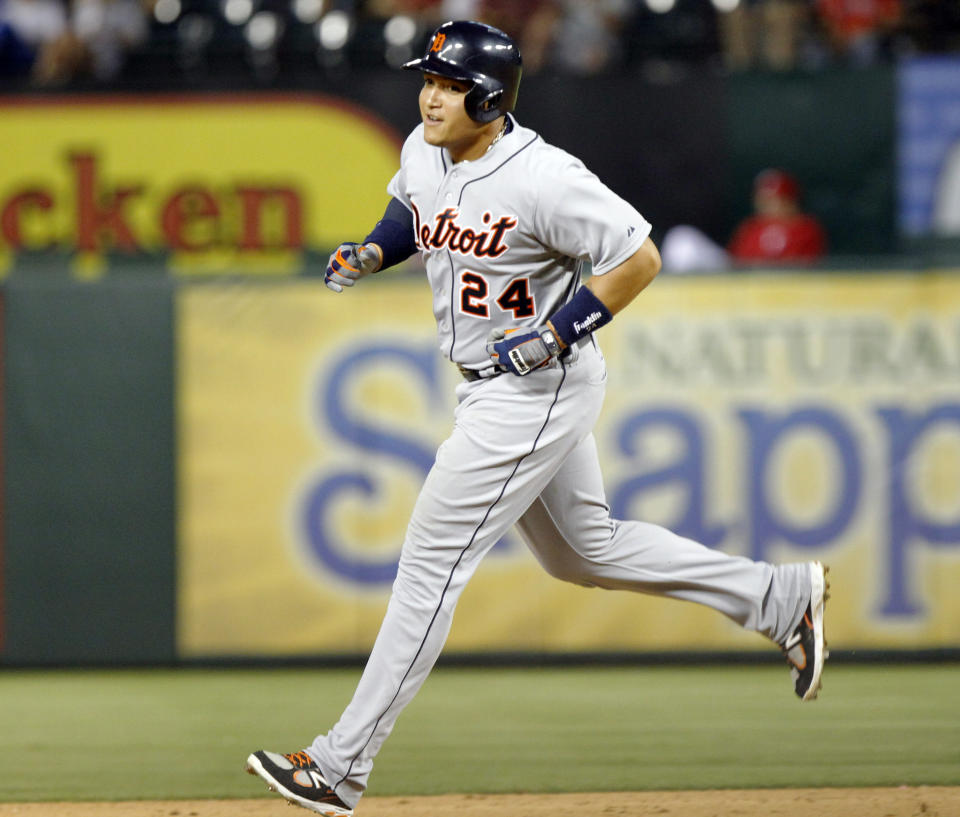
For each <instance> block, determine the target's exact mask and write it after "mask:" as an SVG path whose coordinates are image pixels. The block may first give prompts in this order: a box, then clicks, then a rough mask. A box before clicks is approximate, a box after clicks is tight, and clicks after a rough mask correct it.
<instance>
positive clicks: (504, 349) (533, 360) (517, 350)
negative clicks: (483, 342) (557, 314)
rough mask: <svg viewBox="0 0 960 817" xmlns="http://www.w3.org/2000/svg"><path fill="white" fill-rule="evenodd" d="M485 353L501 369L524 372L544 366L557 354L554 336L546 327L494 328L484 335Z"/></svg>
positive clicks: (515, 372)
mask: <svg viewBox="0 0 960 817" xmlns="http://www.w3.org/2000/svg"><path fill="white" fill-rule="evenodd" d="M487 354H488V355H490V359H491V360H493V362H494V363H496V364H497V366H499V367H500V368H501V369H503V371H505V372H510V373H511V374H515V375H525V374H527V373H528V372H532V371H533V370H534V369H539V368H540V367H541V366H546V365H547V364H548V363H549V362H550V361H551V360H553V359H554V358H555V357H556V356H557V355H559V354H560V346H559V344H558V343H557V339H556V337H554V334H553V332H551V331H550V330H549V329H548V328H547V327H545V326H543V327H540V328H539V329H507V330H503V329H494V330H493V331H492V332H491V333H490V336H489V337H488V338H487Z"/></svg>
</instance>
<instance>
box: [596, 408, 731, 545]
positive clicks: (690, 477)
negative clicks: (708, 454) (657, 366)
mask: <svg viewBox="0 0 960 817" xmlns="http://www.w3.org/2000/svg"><path fill="white" fill-rule="evenodd" d="M664 430H668V431H669V430H673V431H675V432H678V434H679V436H680V437H681V439H682V440H683V443H684V451H683V453H682V454H681V455H680V456H679V457H678V458H677V460H676V461H675V462H673V463H670V464H668V465H666V466H664V467H662V468H658V469H651V470H647V471H641V472H640V473H638V474H637V475H636V476H633V477H630V478H628V479H625V480H624V481H623V482H621V483H620V485H618V486H617V487H616V488H615V489H614V490H613V492H612V494H611V497H612V498H611V502H610V510H611V513H612V514H613V516H614V518H616V519H626V518H629V516H630V510H629V509H630V506H631V504H632V503H633V501H634V500H635V499H636V498H637V497H638V496H639V495H642V494H643V493H644V492H645V491H652V490H654V489H656V488H660V487H662V486H664V485H670V484H677V483H679V484H680V485H682V486H683V487H684V488H685V490H686V500H687V501H686V504H685V506H684V508H683V510H682V512H681V514H680V516H679V517H678V518H677V519H675V520H673V521H672V522H670V523H667V527H669V528H670V529H671V530H673V531H675V532H676V533H679V534H680V535H681V536H686V537H687V538H689V539H695V540H697V541H698V542H701V543H703V544H705V545H708V546H710V547H716V546H717V545H718V544H720V542H721V541H723V539H724V537H725V536H726V535H727V531H726V528H724V527H723V526H722V525H712V526H711V525H708V524H707V522H706V520H705V518H704V516H705V513H706V490H705V487H704V480H705V475H704V445H703V435H702V434H701V432H700V426H699V425H698V424H697V421H696V419H694V417H692V416H691V415H690V414H689V412H686V411H684V410H683V409H680V408H658V409H650V410H646V411H640V412H637V413H636V414H633V415H630V416H628V417H627V418H626V419H625V420H624V421H623V422H622V423H621V424H620V426H619V428H618V429H617V435H616V438H617V447H618V449H619V451H620V452H621V453H622V454H623V455H624V456H627V457H631V458H633V457H636V458H638V459H642V449H643V440H644V437H645V436H646V435H651V434H655V433H662V432H663V431H664Z"/></svg>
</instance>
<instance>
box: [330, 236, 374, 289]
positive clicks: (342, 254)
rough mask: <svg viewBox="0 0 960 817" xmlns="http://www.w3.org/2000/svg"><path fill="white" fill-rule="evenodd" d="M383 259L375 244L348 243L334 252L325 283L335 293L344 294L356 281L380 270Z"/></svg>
mask: <svg viewBox="0 0 960 817" xmlns="http://www.w3.org/2000/svg"><path fill="white" fill-rule="evenodd" d="M382 260H383V257H382V256H381V254H380V249H379V248H378V247H377V246H376V245H375V244H357V243H356V242H355V241H346V242H344V243H343V244H341V245H340V246H339V247H337V249H336V250H334V252H333V254H332V255H331V256H330V260H329V261H328V262H327V271H326V274H325V275H324V276H323V282H324V283H325V284H326V285H327V286H328V287H330V289H332V290H333V291H334V292H343V288H344V287H352V286H353V283H354V281H356V280H358V279H360V278H363V276H364V275H369V274H370V273H371V272H376V271H377V270H378V269H380V264H381V262H382Z"/></svg>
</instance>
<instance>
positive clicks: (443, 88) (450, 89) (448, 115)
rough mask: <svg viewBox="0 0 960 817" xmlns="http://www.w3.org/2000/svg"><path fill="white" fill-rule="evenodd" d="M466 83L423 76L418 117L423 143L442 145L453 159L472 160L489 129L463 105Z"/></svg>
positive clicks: (476, 156)
mask: <svg viewBox="0 0 960 817" xmlns="http://www.w3.org/2000/svg"><path fill="white" fill-rule="evenodd" d="M469 90H470V84H469V83H466V82H460V81H459V80H456V79H449V78H448V77H441V76H438V75H436V74H424V75H423V88H422V89H421V91H420V116H421V117H423V138H424V139H425V140H426V142H427V144H430V145H436V146H437V147H445V148H447V149H448V150H449V151H450V156H451V157H452V158H453V160H454V161H455V162H458V161H460V160H461V159H476V158H478V157H479V156H481V155H482V154H483V151H484V150H486V147H487V145H488V144H489V142H490V139H489V138H488V137H489V134H488V133H487V131H488V130H490V128H489V127H488V126H485V125H481V124H478V123H477V122H474V121H473V120H472V119H471V118H470V117H469V116H467V112H466V110H465V109H464V107H463V99H464V97H465V96H466V95H467V91H469Z"/></svg>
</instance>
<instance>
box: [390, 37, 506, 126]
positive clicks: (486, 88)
mask: <svg viewBox="0 0 960 817" xmlns="http://www.w3.org/2000/svg"><path fill="white" fill-rule="evenodd" d="M521 65H522V62H521V60H520V49H518V48H517V45H516V43H514V41H513V40H511V39H510V37H508V36H507V35H506V34H504V33H503V32H502V31H501V30H500V29H499V28H494V27H493V26H488V25H486V24H485V23H475V22H473V21H470V20H454V21H451V22H449V23H444V24H443V25H442V26H440V28H438V29H437V30H436V31H435V32H434V33H433V36H432V37H431V38H430V43H429V44H428V45H427V51H426V53H425V54H424V55H423V56H422V57H419V58H417V59H415V60H411V61H410V62H408V63H406V64H404V66H403V67H404V68H411V69H414V70H417V71H425V72H427V73H430V74H438V75H440V76H442V77H449V78H450V79H456V80H460V81H461V82H469V83H471V84H472V86H473V87H471V88H470V90H469V91H468V92H467V95H466V97H465V98H464V100H463V104H464V108H465V109H466V111H467V116H469V117H470V118H471V119H472V120H474V122H484V123H485V122H492V121H493V120H494V119H496V118H497V117H498V116H502V115H503V114H505V113H507V112H508V111H512V110H513V109H514V107H515V106H516V104H517V91H518V90H519V88H520V73H521Z"/></svg>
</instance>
